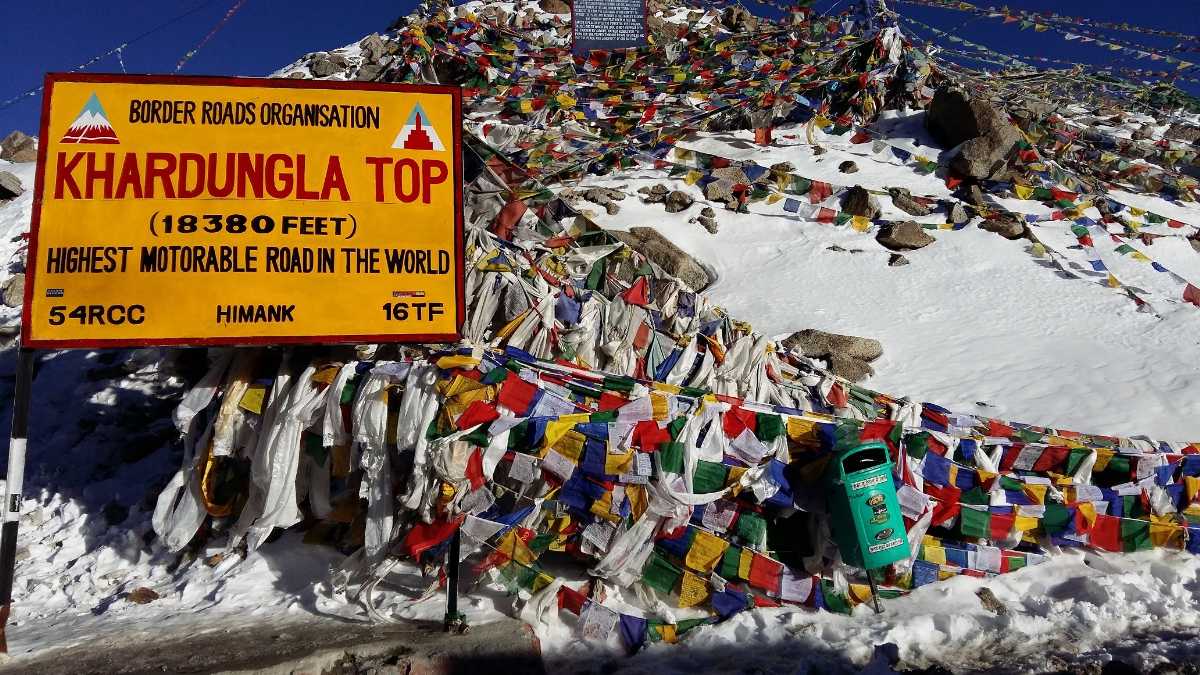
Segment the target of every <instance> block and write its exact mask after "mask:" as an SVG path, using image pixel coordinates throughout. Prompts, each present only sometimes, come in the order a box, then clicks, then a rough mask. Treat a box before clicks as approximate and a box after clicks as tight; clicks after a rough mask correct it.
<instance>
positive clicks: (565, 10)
mask: <svg viewBox="0 0 1200 675" xmlns="http://www.w3.org/2000/svg"><path fill="white" fill-rule="evenodd" d="M539 4H540V5H541V6H542V11H543V12H549V13H551V14H570V13H571V6H570V5H568V4H567V3H566V2H564V0H541V2H540V3H539Z"/></svg>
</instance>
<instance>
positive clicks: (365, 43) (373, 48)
mask: <svg viewBox="0 0 1200 675" xmlns="http://www.w3.org/2000/svg"><path fill="white" fill-rule="evenodd" d="M358 47H359V49H361V50H362V56H363V58H364V59H365V60H366V61H367V63H376V64H377V63H379V60H380V59H382V58H383V55H384V54H385V53H386V52H387V46H386V44H385V43H384V41H383V38H381V37H379V33H372V34H370V35H368V36H367V37H365V38H363V39H362V40H360V41H359V43H358Z"/></svg>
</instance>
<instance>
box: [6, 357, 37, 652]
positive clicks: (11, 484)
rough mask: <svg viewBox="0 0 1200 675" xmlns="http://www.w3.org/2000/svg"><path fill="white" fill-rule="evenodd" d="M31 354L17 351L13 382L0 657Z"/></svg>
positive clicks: (9, 605)
mask: <svg viewBox="0 0 1200 675" xmlns="http://www.w3.org/2000/svg"><path fill="white" fill-rule="evenodd" d="M33 354H34V352H33V350H32V349H26V348H25V347H20V348H19V349H18V350H17V382H16V392H15V393H14V396H13V419H12V431H11V433H10V438H9V442H8V477H7V480H6V481H5V483H4V519H3V522H4V525H3V527H2V528H0V654H7V653H8V638H7V636H6V635H5V629H6V628H7V627H8V616H9V613H10V612H11V610H12V587H13V570H14V568H15V567H16V563H17V523H18V522H19V521H20V519H21V489H22V483H24V480H25V445H26V440H27V439H28V438H29V394H30V389H31V388H32V386H33Z"/></svg>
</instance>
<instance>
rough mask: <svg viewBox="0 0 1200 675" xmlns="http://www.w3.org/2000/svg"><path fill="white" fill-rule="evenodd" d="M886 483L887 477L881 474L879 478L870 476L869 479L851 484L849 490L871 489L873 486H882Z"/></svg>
mask: <svg viewBox="0 0 1200 675" xmlns="http://www.w3.org/2000/svg"><path fill="white" fill-rule="evenodd" d="M887 481H888V475H887V474H881V475H879V476H872V477H871V478H867V479H864V480H860V481H856V482H854V483H851V484H850V489H851V490H862V489H864V488H869V487H873V486H875V485H882V484H884V483H886V482H887Z"/></svg>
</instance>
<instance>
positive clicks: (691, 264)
mask: <svg viewBox="0 0 1200 675" xmlns="http://www.w3.org/2000/svg"><path fill="white" fill-rule="evenodd" d="M612 234H613V235H614V236H615V237H616V238H617V239H620V240H621V241H622V242H624V243H625V245H627V246H628V247H629V248H632V249H633V250H635V251H637V252H638V253H641V254H642V255H644V256H646V258H647V259H649V260H650V262H652V263H654V264H655V265H658V266H659V267H661V268H663V270H665V271H666V272H667V273H668V274H671V275H673V276H675V277H678V278H679V280H680V281H682V282H683V283H685V284H687V285H688V286H689V287H690V288H691V289H692V290H694V291H697V292H699V291H702V290H704V289H705V288H706V287H707V286H708V285H709V284H710V283H712V281H713V280H712V278H710V277H709V276H708V272H707V271H705V269H704V267H702V266H701V265H700V263H698V262H696V259H695V258H693V257H692V256H690V255H688V254H687V253H686V252H684V250H683V249H681V248H679V247H678V246H676V245H675V244H673V243H671V240H669V239H667V238H666V237H664V236H663V235H662V233H660V232H659V231H658V230H656V229H654V228H652V227H634V228H630V230H629V231H628V232H616V231H614V232H612Z"/></svg>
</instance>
